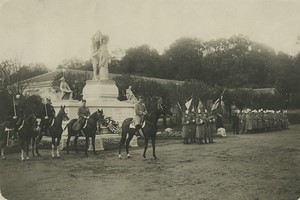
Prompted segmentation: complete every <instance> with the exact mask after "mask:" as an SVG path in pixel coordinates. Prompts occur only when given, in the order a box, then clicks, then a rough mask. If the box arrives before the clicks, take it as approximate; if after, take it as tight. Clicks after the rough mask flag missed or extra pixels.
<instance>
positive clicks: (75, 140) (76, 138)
mask: <svg viewBox="0 0 300 200" xmlns="http://www.w3.org/2000/svg"><path fill="white" fill-rule="evenodd" d="M77 141H78V134H76V135H75V138H74V146H75V151H76V153H78V149H77Z"/></svg>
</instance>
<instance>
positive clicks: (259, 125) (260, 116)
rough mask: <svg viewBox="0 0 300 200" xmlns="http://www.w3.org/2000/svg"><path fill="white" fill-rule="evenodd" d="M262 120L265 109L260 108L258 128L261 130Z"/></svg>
mask: <svg viewBox="0 0 300 200" xmlns="http://www.w3.org/2000/svg"><path fill="white" fill-rule="evenodd" d="M262 120H263V109H259V110H258V113H257V129H258V130H259V132H261V131H262V130H263V127H262Z"/></svg>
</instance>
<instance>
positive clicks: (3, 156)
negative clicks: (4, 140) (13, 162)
mask: <svg viewBox="0 0 300 200" xmlns="http://www.w3.org/2000/svg"><path fill="white" fill-rule="evenodd" d="M4 150H5V145H2V146H1V157H2V160H5V159H6V158H5V155H4Z"/></svg>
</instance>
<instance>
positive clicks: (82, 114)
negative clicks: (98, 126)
mask: <svg viewBox="0 0 300 200" xmlns="http://www.w3.org/2000/svg"><path fill="white" fill-rule="evenodd" d="M77 114H78V120H77V121H76V122H75V123H74V125H73V130H75V131H80V133H81V134H82V135H83V136H85V134H84V132H83V131H82V129H83V127H84V124H85V123H86V120H88V118H89V116H90V110H89V108H88V107H86V100H85V99H84V100H82V106H81V107H79V108H78V112H77Z"/></svg>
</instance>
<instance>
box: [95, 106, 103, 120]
mask: <svg viewBox="0 0 300 200" xmlns="http://www.w3.org/2000/svg"><path fill="white" fill-rule="evenodd" d="M96 113H97V121H100V122H102V121H104V113H103V110H102V109H101V110H99V109H98V110H97V112H96Z"/></svg>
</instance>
